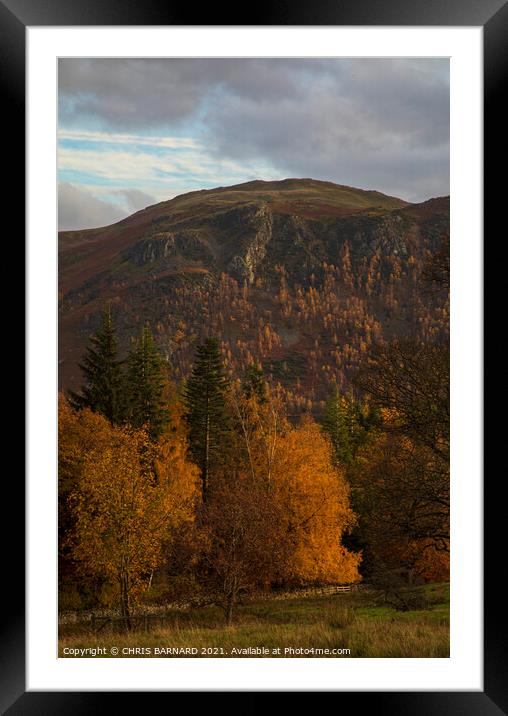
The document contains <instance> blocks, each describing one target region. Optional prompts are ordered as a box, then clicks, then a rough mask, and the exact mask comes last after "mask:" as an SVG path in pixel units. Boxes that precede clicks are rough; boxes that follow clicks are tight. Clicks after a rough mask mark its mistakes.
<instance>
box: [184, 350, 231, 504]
mask: <svg viewBox="0 0 508 716" xmlns="http://www.w3.org/2000/svg"><path fill="white" fill-rule="evenodd" d="M227 389H228V381H227V379H226V376H225V373H224V366H223V361H222V355H221V351H220V348H219V342H218V341H217V339H215V338H207V339H206V340H205V342H204V343H203V344H202V345H200V346H199V347H198V349H197V351H196V357H195V361H194V367H193V370H192V375H191V376H190V378H189V379H188V381H187V383H186V385H185V388H184V392H183V395H184V402H185V405H186V408H187V415H186V417H187V422H188V425H189V439H190V450H191V454H192V457H193V458H194V461H195V462H196V464H197V465H198V467H199V468H200V470H201V480H202V492H203V499H204V500H206V499H207V498H208V495H209V489H210V477H211V476H212V474H213V472H214V470H216V468H217V467H218V465H220V464H221V461H222V459H223V456H224V452H225V435H226V433H227V429H228V422H229V420H228V415H227V411H226V404H225V396H226V391H227Z"/></svg>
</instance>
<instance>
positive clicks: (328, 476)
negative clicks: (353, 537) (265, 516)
mask: <svg viewBox="0 0 508 716" xmlns="http://www.w3.org/2000/svg"><path fill="white" fill-rule="evenodd" d="M277 448H278V449H277V457H276V462H275V466H274V470H273V474H274V489H275V491H276V495H277V499H278V500H279V501H281V502H282V503H283V505H284V510H283V514H284V515H285V519H286V520H287V523H286V527H287V530H288V532H289V533H290V534H291V535H292V540H293V544H294V553H293V556H292V568H291V572H292V577H293V579H295V580H296V581H300V582H324V583H326V582H328V583H340V582H342V583H347V582H355V581H358V580H359V579H360V577H359V573H358V565H359V563H360V560H361V555H360V554H355V553H352V552H349V551H348V550H347V549H345V547H343V545H342V544H341V539H342V536H343V534H344V533H345V532H347V531H348V530H349V529H350V528H351V527H352V526H353V525H354V524H355V521H356V518H355V515H354V513H353V511H352V509H351V507H350V504H349V487H348V485H347V483H346V481H345V479H344V475H343V474H342V473H341V472H339V471H337V470H336V469H335V468H334V467H333V462H332V448H331V445H330V443H329V442H328V440H327V439H326V438H325V437H324V436H323V433H322V431H321V430H320V428H319V426H318V425H316V423H314V422H313V421H312V420H311V419H309V418H307V419H306V421H305V422H304V423H303V424H302V425H300V426H299V427H298V428H295V429H292V430H289V431H288V432H287V433H286V434H285V435H283V436H280V437H279V441H278V446H277Z"/></svg>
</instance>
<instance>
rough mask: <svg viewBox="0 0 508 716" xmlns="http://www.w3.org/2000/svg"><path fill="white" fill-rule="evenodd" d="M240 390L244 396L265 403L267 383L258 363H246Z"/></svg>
mask: <svg viewBox="0 0 508 716" xmlns="http://www.w3.org/2000/svg"><path fill="white" fill-rule="evenodd" d="M242 391H243V394H244V395H245V397H246V398H252V397H255V398H256V400H257V401H258V402H259V403H261V404H263V403H266V401H267V384H266V381H265V379H264V376H263V369H262V367H261V365H260V364H259V363H250V364H249V365H248V367H247V369H246V371H245V374H244V377H243V381H242Z"/></svg>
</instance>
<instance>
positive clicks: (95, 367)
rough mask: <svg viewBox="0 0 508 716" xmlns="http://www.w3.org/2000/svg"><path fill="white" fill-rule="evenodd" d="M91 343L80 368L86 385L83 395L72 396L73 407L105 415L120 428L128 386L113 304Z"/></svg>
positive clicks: (104, 315)
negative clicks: (125, 379) (113, 314)
mask: <svg viewBox="0 0 508 716" xmlns="http://www.w3.org/2000/svg"><path fill="white" fill-rule="evenodd" d="M90 343H91V345H90V346H88V348H87V350H86V353H85V356H84V358H83V362H82V363H80V365H79V367H80V368H81V371H82V373H83V375H84V378H85V384H84V386H83V387H82V388H81V392H80V393H74V392H72V391H70V392H69V399H70V403H71V406H72V407H73V408H75V409H77V410H80V409H82V408H90V409H91V410H93V412H95V413H100V414H101V415H104V417H105V418H107V419H108V420H109V422H110V423H111V424H112V425H118V424H120V423H121V422H122V421H123V420H124V418H125V395H124V389H125V386H124V378H123V372H122V361H121V360H120V359H119V357H118V341H117V338H116V329H115V325H114V321H113V318H112V316H111V308H110V306H109V304H108V305H107V306H106V308H105V309H104V312H103V316H102V324H101V326H100V328H99V330H98V331H97V332H96V333H95V334H94V335H93V336H91V338H90Z"/></svg>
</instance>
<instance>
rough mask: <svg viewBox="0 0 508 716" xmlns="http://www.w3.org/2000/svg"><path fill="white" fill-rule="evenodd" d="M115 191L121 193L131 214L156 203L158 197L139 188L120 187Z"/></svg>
mask: <svg viewBox="0 0 508 716" xmlns="http://www.w3.org/2000/svg"><path fill="white" fill-rule="evenodd" d="M115 193H116V194H120V195H121V197H122V198H123V200H124V201H125V204H126V206H127V210H128V212H129V214H132V213H134V212H135V211H140V210H141V209H144V208H145V207H147V206H149V205H150V204H155V203H156V199H155V198H154V197H153V196H151V195H150V194H146V192H144V191H140V190H139V189H119V190H118V191H116V192H115Z"/></svg>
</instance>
